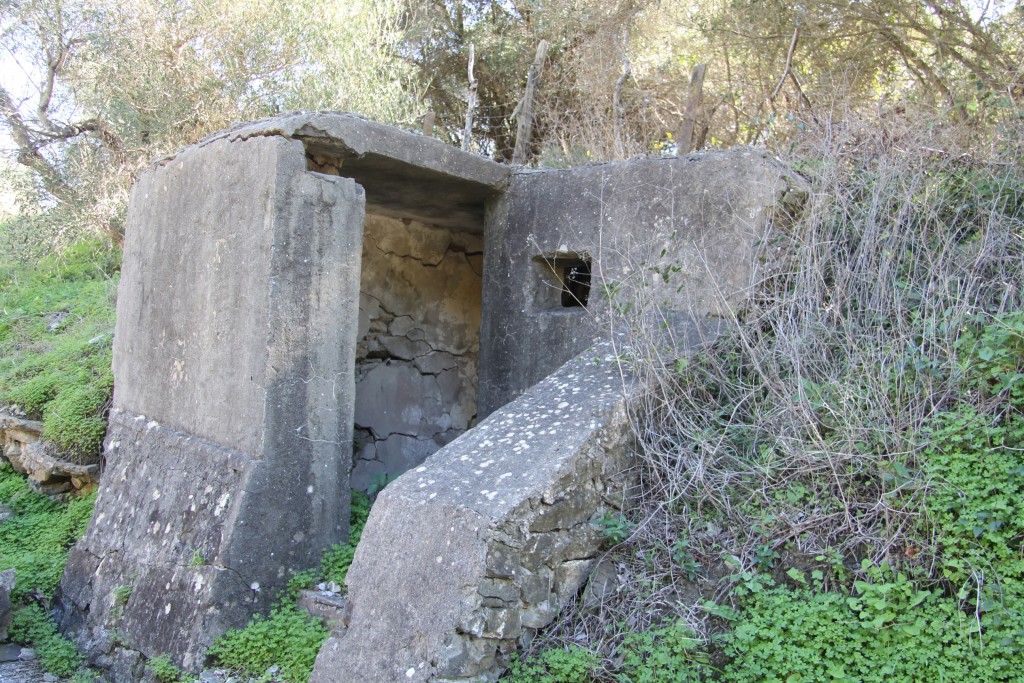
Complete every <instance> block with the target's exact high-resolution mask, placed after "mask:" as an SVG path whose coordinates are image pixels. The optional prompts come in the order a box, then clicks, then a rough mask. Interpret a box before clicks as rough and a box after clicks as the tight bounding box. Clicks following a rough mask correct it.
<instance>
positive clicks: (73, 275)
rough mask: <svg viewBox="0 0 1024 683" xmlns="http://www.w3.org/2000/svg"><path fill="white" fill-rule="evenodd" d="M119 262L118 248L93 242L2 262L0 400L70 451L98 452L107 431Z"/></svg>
mask: <svg viewBox="0 0 1024 683" xmlns="http://www.w3.org/2000/svg"><path fill="white" fill-rule="evenodd" d="M119 266H120V254H119V252H118V250H117V249H116V248H115V247H111V246H109V245H106V244H102V243H99V242H85V243H81V244H77V245H74V246H73V247H72V248H70V249H68V250H67V251H66V252H65V253H63V254H61V255H58V256H50V257H47V258H44V259H42V260H41V261H39V262H38V263H34V264H31V265H30V266H20V265H19V266H12V265H10V264H0V310H2V311H3V314H4V315H3V316H0V405H9V406H17V408H18V409H19V410H21V411H23V412H24V413H26V414H27V415H29V416H31V417H34V418H38V419H41V420H42V421H43V433H44V436H45V437H46V438H47V439H49V440H50V441H53V442H54V443H55V444H57V446H58V447H59V448H61V449H62V450H64V451H66V452H68V453H69V454H71V455H72V456H74V455H82V456H89V455H92V454H94V453H95V452H97V451H98V449H99V447H100V443H101V442H102V440H103V435H104V432H105V431H106V422H105V412H106V408H107V405H108V403H109V401H110V396H111V393H112V389H113V375H112V374H111V371H110V360H111V340H112V338H113V335H112V332H113V327H114V295H115V291H116V287H117V269H118V268H119Z"/></svg>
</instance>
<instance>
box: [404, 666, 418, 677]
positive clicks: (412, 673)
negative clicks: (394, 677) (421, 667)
mask: <svg viewBox="0 0 1024 683" xmlns="http://www.w3.org/2000/svg"><path fill="white" fill-rule="evenodd" d="M415 675H416V669H415V668H414V667H411V666H410V667H409V670H408V671H406V672H405V677H406V678H412V677H413V676H415Z"/></svg>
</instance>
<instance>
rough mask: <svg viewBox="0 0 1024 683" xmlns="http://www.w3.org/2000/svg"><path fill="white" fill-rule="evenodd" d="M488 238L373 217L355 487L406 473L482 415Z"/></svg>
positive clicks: (365, 280) (359, 354) (359, 361)
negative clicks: (479, 379) (479, 384)
mask: <svg viewBox="0 0 1024 683" xmlns="http://www.w3.org/2000/svg"><path fill="white" fill-rule="evenodd" d="M482 262H483V241H482V240H481V239H480V238H479V237H478V236H476V235H472V234H469V233H465V232H454V231H452V230H449V229H446V228H437V227H432V226H427V225H424V224H422V223H417V222H415V221H410V220H405V221H402V220H398V219H394V218H386V217H383V216H367V218H366V230H365V233H364V237H363V273H362V279H361V283H360V295H359V339H360V341H359V346H358V347H357V350H356V361H355V368H356V408H355V427H356V431H355V434H356V438H355V445H354V461H353V470H352V486H353V488H356V489H366V488H368V487H369V486H370V484H371V483H373V482H374V477H375V476H376V477H379V476H380V475H384V474H387V475H395V474H401V473H402V472H405V471H406V470H408V469H410V468H412V467H415V466H416V465H419V464H420V463H421V462H423V460H424V458H426V457H427V456H428V455H430V454H431V453H433V452H434V451H436V450H437V449H438V448H440V447H441V446H443V445H445V444H446V443H448V442H450V441H451V440H452V439H454V438H455V437H457V436H458V435H459V434H462V433H463V432H464V431H466V430H467V429H468V428H469V426H470V424H471V423H472V420H473V417H474V415H475V414H476V375H477V355H478V351H479V345H480V341H479V333H480V286H481V277H480V276H481V267H482Z"/></svg>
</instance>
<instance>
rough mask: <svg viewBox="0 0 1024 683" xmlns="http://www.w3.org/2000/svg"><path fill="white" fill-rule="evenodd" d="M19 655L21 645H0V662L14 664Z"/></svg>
mask: <svg viewBox="0 0 1024 683" xmlns="http://www.w3.org/2000/svg"><path fill="white" fill-rule="evenodd" d="M20 655H21V645H17V644H15V643H7V644H6V645H0V662H16V661H18V657H19V656H20Z"/></svg>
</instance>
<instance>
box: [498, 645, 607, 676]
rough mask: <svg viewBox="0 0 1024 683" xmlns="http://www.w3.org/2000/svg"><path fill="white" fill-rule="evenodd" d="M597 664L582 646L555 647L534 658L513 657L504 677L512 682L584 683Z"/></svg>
mask: <svg viewBox="0 0 1024 683" xmlns="http://www.w3.org/2000/svg"><path fill="white" fill-rule="evenodd" d="M600 664H601V659H600V658H599V657H598V656H597V655H596V654H594V653H593V652H591V651H589V650H587V649H586V648H582V647H580V646H578V645H570V646H569V647H567V648H564V649H563V648H557V647H556V648H551V649H549V650H545V651H543V652H541V653H540V654H538V655H537V656H535V657H530V658H524V659H517V660H516V661H514V662H513V663H512V666H511V668H510V670H509V674H508V677H507V679H508V680H509V681H513V682H514V683H586V681H588V680H590V674H591V673H592V672H593V671H594V670H595V669H597V668H598V667H599V666H600Z"/></svg>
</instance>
